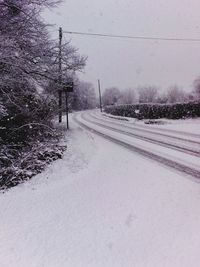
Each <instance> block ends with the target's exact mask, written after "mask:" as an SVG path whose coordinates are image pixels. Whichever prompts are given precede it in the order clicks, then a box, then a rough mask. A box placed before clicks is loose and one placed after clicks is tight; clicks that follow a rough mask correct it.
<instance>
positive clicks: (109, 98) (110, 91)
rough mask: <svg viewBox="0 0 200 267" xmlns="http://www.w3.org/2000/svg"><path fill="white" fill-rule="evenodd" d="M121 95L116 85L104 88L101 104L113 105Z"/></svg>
mask: <svg viewBox="0 0 200 267" xmlns="http://www.w3.org/2000/svg"><path fill="white" fill-rule="evenodd" d="M120 97H121V93H120V90H119V89H118V88H116V87H111V88H107V89H105V91H104V93H103V95H102V101H103V105H105V106H106V105H113V104H117V103H118V101H119V99H120Z"/></svg>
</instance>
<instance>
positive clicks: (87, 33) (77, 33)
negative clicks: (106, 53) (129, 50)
mask: <svg viewBox="0 0 200 267" xmlns="http://www.w3.org/2000/svg"><path fill="white" fill-rule="evenodd" d="M63 32H64V33H68V34H75V35H85V36H94V37H109V38H123V39H136V40H151V41H178V42H181V41H182V42H200V39H199V38H166V37H151V36H131V35H115V34H103V33H89V32H75V31H63Z"/></svg>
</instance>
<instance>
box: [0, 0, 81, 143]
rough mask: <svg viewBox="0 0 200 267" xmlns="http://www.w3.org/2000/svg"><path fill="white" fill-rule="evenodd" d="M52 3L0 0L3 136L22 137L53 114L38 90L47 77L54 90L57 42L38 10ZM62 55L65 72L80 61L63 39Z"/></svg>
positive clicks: (51, 104) (52, 104) (50, 100)
mask: <svg viewBox="0 0 200 267" xmlns="http://www.w3.org/2000/svg"><path fill="white" fill-rule="evenodd" d="M58 2H60V1H56V0H55V1H54V0H0V21H1V23H0V100H1V103H3V104H2V105H3V106H2V108H1V110H6V113H5V112H4V114H5V115H4V116H3V117H2V118H1V125H3V126H5V127H6V128H7V133H6V135H5V136H6V137H7V138H8V137H9V138H11V136H12V138H13V140H14V139H17V138H20V139H22V140H26V138H28V137H29V136H31V135H32V136H33V133H34V130H36V128H37V129H39V130H41V129H42V125H43V124H48V123H50V121H51V118H52V116H53V115H54V114H53V111H54V109H55V107H56V100H55V98H54V97H53V96H50V95H47V94H45V92H46V91H45V90H43V88H45V87H47V86H48V84H49V81H50V80H51V81H52V82H53V83H54V85H55V86H54V90H55V91H57V88H56V86H57V83H56V81H57V80H58V67H57V65H58V64H57V62H58V44H57V43H56V42H55V41H52V40H51V39H50V37H49V34H48V27H47V25H46V24H45V23H44V21H43V19H42V17H41V11H42V10H43V8H44V7H53V6H55V5H56V4H57V3H58ZM62 59H63V72H65V73H66V72H68V73H73V72H75V71H77V70H79V69H81V68H82V67H83V66H84V64H85V58H83V57H80V56H79V55H78V54H77V51H76V49H74V48H73V47H72V46H70V45H69V44H68V43H65V44H63V46H62ZM30 124H32V126H31V128H30V127H29V126H30ZM39 124H40V125H41V126H40V127H38V125H39ZM33 128H34V129H33ZM17 129H18V130H17ZM22 132H23V134H22ZM8 133H9V134H8ZM13 133H14V134H13ZM10 134H11V136H10ZM5 136H4V137H5Z"/></svg>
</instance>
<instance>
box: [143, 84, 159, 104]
mask: <svg viewBox="0 0 200 267" xmlns="http://www.w3.org/2000/svg"><path fill="white" fill-rule="evenodd" d="M138 96H139V102H140V103H154V102H156V98H157V96H158V89H157V87H154V86H147V87H139V88H138Z"/></svg>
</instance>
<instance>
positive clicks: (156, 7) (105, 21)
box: [44, 0, 200, 91]
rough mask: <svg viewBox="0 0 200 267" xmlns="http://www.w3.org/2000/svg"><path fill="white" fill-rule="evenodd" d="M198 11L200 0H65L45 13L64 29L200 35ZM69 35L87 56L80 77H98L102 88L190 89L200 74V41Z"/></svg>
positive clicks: (181, 35)
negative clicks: (151, 86)
mask: <svg viewBox="0 0 200 267" xmlns="http://www.w3.org/2000/svg"><path fill="white" fill-rule="evenodd" d="M199 12H200V2H199V0H167V1H166V0H153V1H150V0H121V1H120V0H99V1H97V0H66V1H64V3H63V4H61V5H60V6H59V8H57V9H54V10H53V11H47V12H45V14H44V16H45V19H46V20H47V21H48V22H50V23H53V24H55V25H56V26H55V29H57V28H58V27H59V26H62V27H63V30H66V31H83V32H90V33H96V32H97V33H105V34H117V35H134V36H141V35H142V36H155V37H173V38H200V15H199V14H200V13H199ZM56 27H57V28H56ZM54 34H55V33H54ZM54 36H55V35H54ZM65 38H66V39H68V40H69V39H71V42H72V44H73V45H74V46H76V47H77V48H79V52H80V54H83V55H86V56H88V61H87V66H86V68H85V71H84V74H81V75H80V78H81V79H83V80H86V81H90V82H92V83H93V84H94V85H95V86H96V84H97V79H98V78H100V79H101V83H102V87H103V88H106V87H111V86H117V87H119V88H121V89H122V88H128V87H137V86H142V85H156V86H158V87H160V88H161V89H162V90H166V88H168V87H169V86H170V85H173V84H177V85H180V86H181V87H182V88H184V89H185V90H187V91H188V90H190V89H191V86H192V82H193V80H194V79H195V78H196V77H197V76H198V75H200V42H197V43H194V42H193V43H188V42H169V41H167V42H163V41H147V40H127V39H112V38H110V39H109V38H99V37H88V36H76V35H69V34H65Z"/></svg>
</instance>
